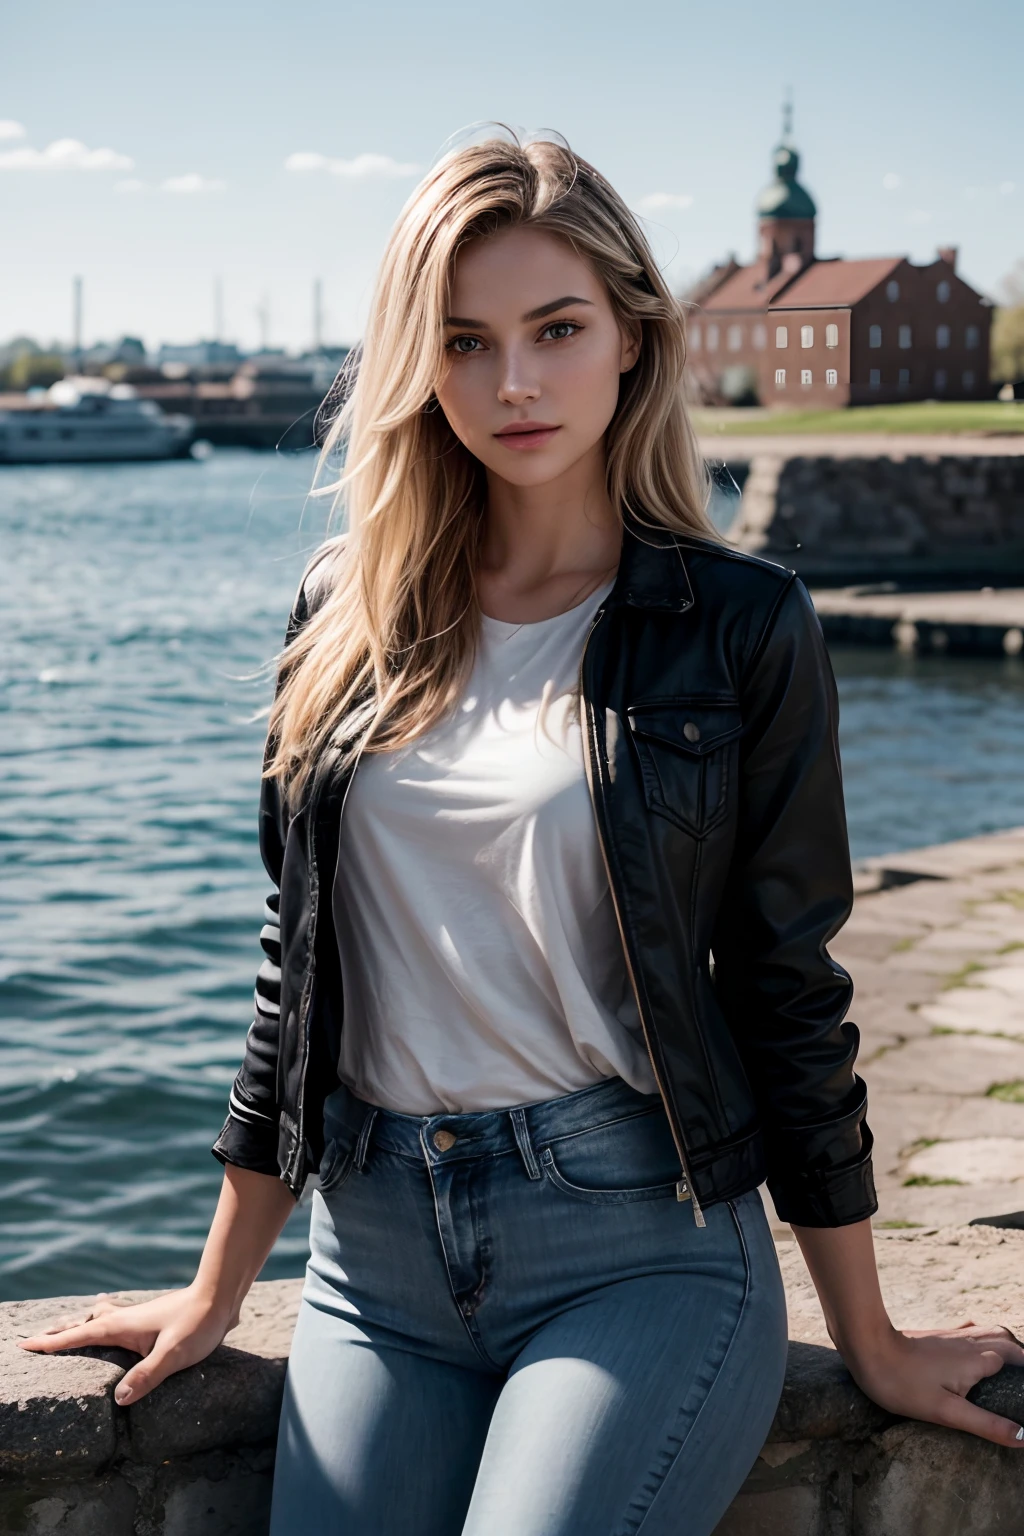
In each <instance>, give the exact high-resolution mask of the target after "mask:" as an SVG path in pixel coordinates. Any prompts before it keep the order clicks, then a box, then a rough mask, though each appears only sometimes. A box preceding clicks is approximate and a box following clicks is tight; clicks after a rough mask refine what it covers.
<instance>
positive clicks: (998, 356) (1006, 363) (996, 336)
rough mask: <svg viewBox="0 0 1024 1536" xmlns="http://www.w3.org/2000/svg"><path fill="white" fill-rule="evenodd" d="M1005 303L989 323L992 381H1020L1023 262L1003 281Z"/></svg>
mask: <svg viewBox="0 0 1024 1536" xmlns="http://www.w3.org/2000/svg"><path fill="white" fill-rule="evenodd" d="M1002 289H1003V296H1004V300H1005V302H1004V303H1003V304H1001V305H1000V307H999V308H998V309H997V310H996V312H995V315H994V317H993V320H992V377H993V379H995V380H997V381H1000V382H1001V381H1006V380H1010V381H1013V382H1016V381H1017V380H1018V379H1024V261H1018V263H1017V265H1016V266H1015V267H1014V269H1013V271H1012V272H1009V273H1008V274H1007V276H1006V277H1004V278H1003V283H1002Z"/></svg>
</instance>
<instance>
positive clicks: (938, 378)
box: [935, 368, 946, 395]
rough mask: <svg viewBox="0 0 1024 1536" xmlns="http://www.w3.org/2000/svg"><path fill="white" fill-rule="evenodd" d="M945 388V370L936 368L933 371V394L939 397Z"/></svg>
mask: <svg viewBox="0 0 1024 1536" xmlns="http://www.w3.org/2000/svg"><path fill="white" fill-rule="evenodd" d="M945 387H946V370H945V368H936V370H935V393H936V394H937V395H941V394H942V391H943V390H944V389H945Z"/></svg>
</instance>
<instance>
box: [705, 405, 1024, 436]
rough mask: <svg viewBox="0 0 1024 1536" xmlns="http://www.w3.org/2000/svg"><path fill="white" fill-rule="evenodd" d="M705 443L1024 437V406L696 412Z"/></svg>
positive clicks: (911, 406) (920, 406)
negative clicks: (833, 436) (825, 436)
mask: <svg viewBox="0 0 1024 1536" xmlns="http://www.w3.org/2000/svg"><path fill="white" fill-rule="evenodd" d="M693 417H694V425H695V426H696V428H697V431H698V432H699V433H701V435H702V436H705V437H718V436H722V437H747V436H748V435H749V436H752V437H753V436H757V437H780V436H789V435H791V434H797V435H800V436H803V435H805V434H808V435H814V436H817V435H820V434H822V433H833V432H835V433H843V434H847V433H854V434H855V433H858V432H910V433H913V434H914V435H915V436H916V435H918V434H921V435H924V436H927V435H928V434H930V433H938V432H1000V433H1002V432H1010V433H1017V432H1024V401H1021V400H1013V401H1010V400H908V401H907V402H906V403H905V404H902V405H854V406H851V407H850V408H849V409H848V410H845V411H771V412H768V413H762V412H757V413H756V414H755V413H754V412H747V411H743V410H732V411H729V410H720V411H694V413H693Z"/></svg>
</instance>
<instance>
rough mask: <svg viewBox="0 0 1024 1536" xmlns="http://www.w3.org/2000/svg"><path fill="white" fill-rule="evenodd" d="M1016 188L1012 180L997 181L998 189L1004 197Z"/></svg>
mask: <svg viewBox="0 0 1024 1536" xmlns="http://www.w3.org/2000/svg"><path fill="white" fill-rule="evenodd" d="M1016 188H1017V184H1016V182H1013V181H1001V182H1000V183H999V190H1000V192H1001V193H1002V194H1003V196H1004V197H1009V196H1010V193H1011V192H1014V191H1016Z"/></svg>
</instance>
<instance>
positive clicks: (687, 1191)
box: [676, 1178, 707, 1227]
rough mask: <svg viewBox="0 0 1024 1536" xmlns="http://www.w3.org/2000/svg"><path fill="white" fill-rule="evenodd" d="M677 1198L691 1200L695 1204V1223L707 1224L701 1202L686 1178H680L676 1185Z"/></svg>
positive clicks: (698, 1224) (702, 1225)
mask: <svg viewBox="0 0 1024 1536" xmlns="http://www.w3.org/2000/svg"><path fill="white" fill-rule="evenodd" d="M676 1199H677V1200H689V1201H690V1202H691V1204H692V1205H693V1220H694V1224H695V1225H696V1226H698V1227H706V1226H707V1222H706V1221H705V1220H704V1212H703V1211H702V1210H701V1208H700V1202H699V1200H698V1199H697V1196H696V1195H695V1194H694V1193H693V1190H692V1189H691V1188H690V1186H689V1184H688V1183H687V1181H686V1179H685V1178H683V1179H680V1180H679V1183H678V1184H677V1185H676Z"/></svg>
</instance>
